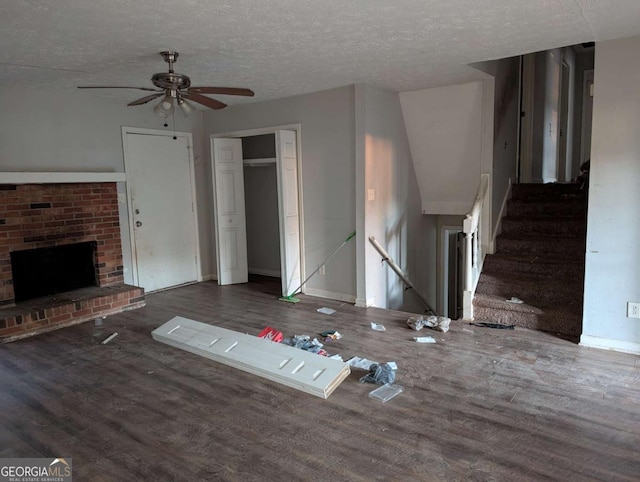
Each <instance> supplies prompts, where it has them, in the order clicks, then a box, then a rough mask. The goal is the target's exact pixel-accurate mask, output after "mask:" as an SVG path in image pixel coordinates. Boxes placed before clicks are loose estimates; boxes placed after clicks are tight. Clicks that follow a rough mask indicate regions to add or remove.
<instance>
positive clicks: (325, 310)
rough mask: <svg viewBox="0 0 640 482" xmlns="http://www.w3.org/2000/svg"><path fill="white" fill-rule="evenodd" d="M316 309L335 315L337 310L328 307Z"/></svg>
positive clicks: (325, 313) (319, 311)
mask: <svg viewBox="0 0 640 482" xmlns="http://www.w3.org/2000/svg"><path fill="white" fill-rule="evenodd" d="M316 311H317V312H318V313H322V314H324V315H333V314H334V313H335V312H336V310H332V309H331V308H326V307H322V308H318V309H317V310H316Z"/></svg>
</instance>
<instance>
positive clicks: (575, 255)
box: [496, 233, 586, 262]
mask: <svg viewBox="0 0 640 482" xmlns="http://www.w3.org/2000/svg"><path fill="white" fill-rule="evenodd" d="M585 250H586V243H585V240H584V237H583V238H582V239H580V238H577V237H575V236H569V237H562V236H557V237H548V236H540V235H535V236H531V235H530V236H522V235H520V234H518V233H513V234H504V233H503V234H500V235H499V236H498V237H497V238H496V255H509V254H522V253H528V254H529V255H536V256H544V257H552V256H559V257H563V258H566V259H567V261H570V260H571V261H576V260H580V261H581V262H584V255H585Z"/></svg>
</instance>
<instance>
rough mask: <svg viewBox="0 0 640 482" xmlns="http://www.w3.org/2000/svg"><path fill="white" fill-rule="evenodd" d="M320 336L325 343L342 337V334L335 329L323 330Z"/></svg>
mask: <svg viewBox="0 0 640 482" xmlns="http://www.w3.org/2000/svg"><path fill="white" fill-rule="evenodd" d="M320 336H321V337H322V338H323V341H324V342H325V343H327V342H330V341H336V340H339V339H340V338H342V335H341V334H340V332H339V331H336V330H328V331H323V332H322V333H320Z"/></svg>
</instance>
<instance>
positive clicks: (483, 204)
mask: <svg viewBox="0 0 640 482" xmlns="http://www.w3.org/2000/svg"><path fill="white" fill-rule="evenodd" d="M490 179H491V176H490V175H489V174H481V176H480V187H479V188H478V195H477V196H476V199H475V201H474V202H473V206H472V207H471V210H470V211H469V212H468V213H467V215H466V216H465V218H464V221H463V223H462V230H463V232H464V238H465V243H464V257H463V258H464V261H463V272H464V295H463V302H462V316H463V318H464V319H465V320H473V296H474V294H475V291H476V286H477V285H478V279H479V278H480V272H481V271H482V263H483V262H484V257H485V255H486V254H487V247H488V233H489V231H490V229H489V227H490V216H491V206H490V203H489V195H488V194H489V192H490V191H489V183H490Z"/></svg>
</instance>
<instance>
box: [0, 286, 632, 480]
mask: <svg viewBox="0 0 640 482" xmlns="http://www.w3.org/2000/svg"><path fill="white" fill-rule="evenodd" d="M277 288H278V285H277V284H273V283H269V282H266V281H265V280H264V279H261V280H258V281H257V282H251V283H248V284H244V285H237V286H228V287H219V286H217V285H216V284H215V283H214V282H209V283H200V284H197V285H192V286H186V287H181V288H178V289H174V290H169V291H165V292H161V293H156V294H151V295H148V296H147V307H146V308H142V309H140V310H136V311H132V312H127V313H122V314H118V315H114V316H111V317H109V318H107V319H106V320H105V321H104V324H103V326H102V327H96V326H95V324H94V323H93V322H89V323H85V324H83V325H79V326H75V327H71V328H66V329H63V330H59V331H57V332H53V333H48V334H44V335H40V336H37V337H33V338H31V339H25V340H22V341H17V342H14V343H9V344H6V345H3V346H0V457H54V456H55V457H71V458H73V468H74V476H75V479H74V480H77V481H146V480H149V481H169V480H180V481H182V480H184V481H205V480H232V481H235V480H237V481H249V480H256V481H257V480H260V481H265V480H277V481H281V480H286V481H297V480H313V481H332V480H336V481H350V480H354V481H368V480H399V481H408V480H447V481H449V480H505V481H514V480H549V479H552V480H562V481H568V480H607V481H613V480H639V479H640V357H637V356H633V355H625V354H620V353H613V352H604V351H599V350H594V349H588V348H583V347H579V346H576V345H574V344H572V343H570V342H568V341H564V340H561V339H558V338H555V337H553V336H550V335H547V334H544V333H541V332H535V331H528V330H525V329H516V330H515V331H507V330H494V329H489V328H480V327H476V326H467V325H464V324H462V323H460V322H454V323H452V328H451V330H450V331H449V332H448V333H445V334H442V333H436V332H431V331H430V332H429V333H425V334H427V335H434V336H435V338H436V339H437V344H435V345H433V344H417V343H415V342H414V341H413V339H412V337H413V336H414V335H416V333H415V332H413V331H411V330H409V329H408V328H406V325H405V322H406V319H407V317H408V315H407V314H406V313H399V312H387V311H383V310H378V309H371V308H370V309H358V308H355V307H353V306H351V305H349V304H343V303H340V302H334V301H328V300H322V299H319V298H311V297H305V296H301V302H300V303H298V304H295V305H294V304H289V303H285V302H282V301H278V300H277ZM322 306H327V307H330V308H334V309H336V310H337V312H336V313H335V314H333V315H331V316H328V315H323V314H320V313H318V312H316V309H317V308H320V307H322ZM175 315H181V316H185V317H188V318H192V319H194V320H198V321H203V322H207V323H212V324H216V325H219V326H221V327H224V328H230V329H234V330H237V331H241V332H246V333H250V334H257V333H258V332H259V331H260V330H261V329H262V328H263V327H264V326H265V325H270V326H273V327H275V328H277V329H279V330H281V331H283V332H284V333H285V335H293V334H303V333H307V334H310V335H314V334H316V333H318V332H320V331H324V330H329V329H337V330H339V331H340V332H341V333H342V334H343V335H344V337H343V338H342V340H340V341H337V342H334V343H333V344H331V345H329V346H328V350H329V352H330V353H341V354H342V355H343V356H344V357H345V359H346V358H347V357H350V356H352V355H358V356H364V357H367V358H369V359H373V360H378V361H381V362H383V361H395V362H397V364H398V376H397V381H396V382H397V383H398V384H401V385H403V386H404V388H405V392H404V393H402V394H400V395H399V396H398V397H396V398H395V399H393V400H391V401H389V402H387V403H385V404H383V403H381V402H379V401H376V400H373V399H370V398H369V397H368V394H369V392H370V391H371V390H372V389H374V388H375V386H374V385H369V384H360V383H359V382H358V378H359V377H360V376H361V375H362V372H358V371H355V370H354V371H353V372H352V374H351V375H350V376H349V377H348V378H347V379H346V380H345V381H344V382H343V383H342V384H341V385H340V386H339V387H338V388H337V390H336V391H335V392H334V393H333V394H332V395H331V397H330V398H329V399H328V400H323V399H320V398H317V397H314V396H311V395H307V394H305V393H303V392H300V391H297V390H294V389H291V388H288V387H284V386H282V385H278V384H276V383H273V382H270V381H268V380H264V379H261V378H258V377H256V376H254V375H250V374H247V373H244V372H241V371H238V370H235V369H233V368H230V367H227V366H225V365H221V364H217V363H215V362H213V361H210V360H207V359H204V358H201V357H198V356H196V355H192V354H190V353H187V352H184V351H181V350H178V349H175V348H172V347H170V346H167V345H164V344H161V343H158V342H155V341H153V340H152V338H151V336H150V332H151V331H152V330H153V329H154V328H156V327H158V326H159V325H161V324H163V323H164V322H166V321H167V320H169V319H170V318H172V317H173V316H175ZM371 321H374V322H376V323H381V324H383V325H385V326H386V328H387V331H386V332H377V331H373V330H372V329H371V328H370V322H371ZM468 330H469V331H468ZM112 332H118V333H119V335H118V336H117V337H116V338H115V339H114V340H113V341H111V342H110V343H109V344H107V345H102V344H100V342H101V341H102V340H103V339H104V338H106V337H107V336H108V335H109V334H111V333H112ZM423 333H424V331H423V332H420V334H423Z"/></svg>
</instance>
